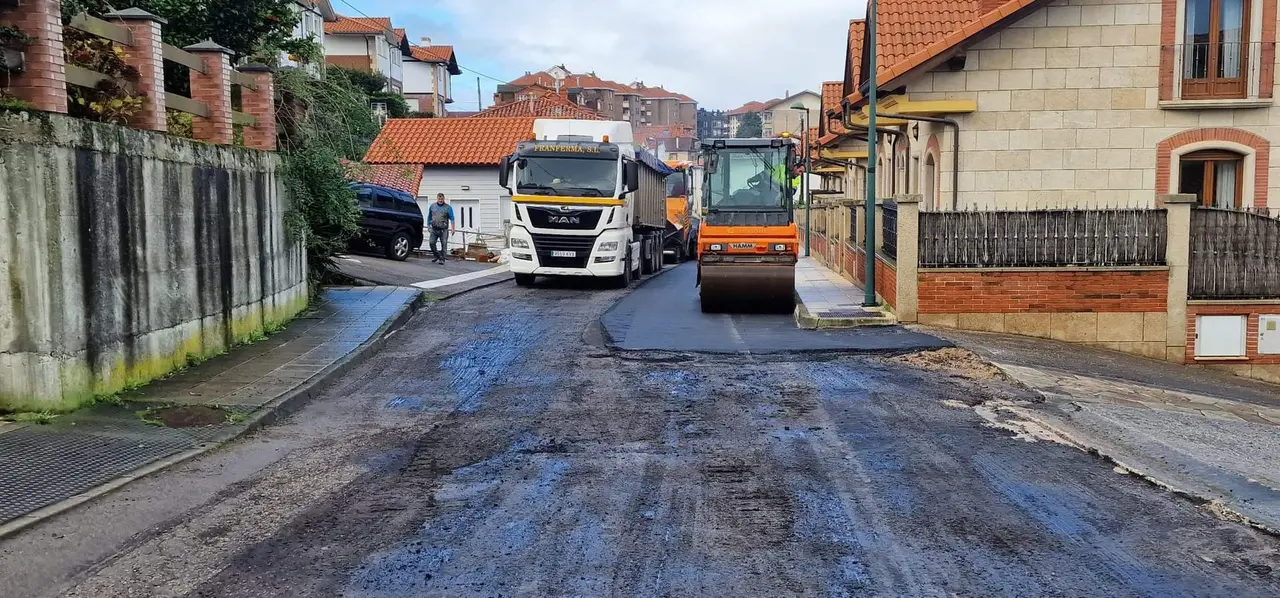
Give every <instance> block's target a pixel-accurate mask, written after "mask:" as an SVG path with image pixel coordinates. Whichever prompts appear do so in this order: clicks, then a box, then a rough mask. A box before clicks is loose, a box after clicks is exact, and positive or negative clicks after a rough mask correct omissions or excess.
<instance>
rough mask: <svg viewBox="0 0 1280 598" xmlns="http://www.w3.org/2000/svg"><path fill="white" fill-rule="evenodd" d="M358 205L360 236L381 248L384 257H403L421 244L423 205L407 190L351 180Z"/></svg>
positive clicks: (402, 259)
mask: <svg viewBox="0 0 1280 598" xmlns="http://www.w3.org/2000/svg"><path fill="white" fill-rule="evenodd" d="M351 188H352V189H355V190H356V201H357V203H359V205H360V215H361V218H360V240H362V241H364V242H365V243H367V244H369V245H372V246H378V247H381V248H383V249H384V250H385V251H386V253H387V257H388V258H390V259H393V260H398V261H404V260H405V259H407V258H408V257H409V254H410V253H411V252H412V251H413V250H414V249H415V248H417V247H422V228H423V226H424V225H425V223H426V222H425V220H423V218H422V208H419V207H418V201H417V200H416V199H415V198H414V197H413V196H412V195H410V194H408V193H405V192H404V191H399V190H397V189H392V188H390V187H383V186H381V185H370V184H366V183H353V184H352V185H351Z"/></svg>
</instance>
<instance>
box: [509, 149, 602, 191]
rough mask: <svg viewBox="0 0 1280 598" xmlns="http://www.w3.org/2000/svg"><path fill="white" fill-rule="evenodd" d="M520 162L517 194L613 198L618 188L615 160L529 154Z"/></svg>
mask: <svg viewBox="0 0 1280 598" xmlns="http://www.w3.org/2000/svg"><path fill="white" fill-rule="evenodd" d="M522 162H523V167H522V168H519V169H517V172H518V173H519V174H518V175H517V177H518V178H517V179H516V192H518V193H528V194H530V195H558V196H574V195H579V196H587V197H612V196H613V194H614V192H615V191H617V188H618V162H617V161H615V160H600V159H593V158H556V157H548V156H529V157H527V158H522Z"/></svg>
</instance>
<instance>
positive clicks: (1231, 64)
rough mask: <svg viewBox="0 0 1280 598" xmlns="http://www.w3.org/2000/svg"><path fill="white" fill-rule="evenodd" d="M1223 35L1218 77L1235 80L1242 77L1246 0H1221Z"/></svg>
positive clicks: (1220, 38) (1220, 27)
mask: <svg viewBox="0 0 1280 598" xmlns="http://www.w3.org/2000/svg"><path fill="white" fill-rule="evenodd" d="M1221 5H1222V15H1221V20H1220V23H1221V25H1220V26H1219V29H1220V30H1221V35H1220V37H1219V38H1218V39H1219V40H1220V41H1221V49H1220V50H1219V51H1220V54H1219V55H1218V56H1219V58H1218V76H1219V77H1225V78H1228V79H1234V78H1236V77H1239V76H1240V57H1241V54H1242V50H1243V49H1244V48H1243V47H1242V44H1241V43H1240V42H1241V40H1242V39H1243V34H1244V0H1221Z"/></svg>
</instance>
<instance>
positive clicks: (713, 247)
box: [709, 243, 724, 251]
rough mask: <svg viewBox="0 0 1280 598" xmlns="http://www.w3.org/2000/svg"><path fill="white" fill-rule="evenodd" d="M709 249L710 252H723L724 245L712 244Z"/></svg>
mask: <svg viewBox="0 0 1280 598" xmlns="http://www.w3.org/2000/svg"><path fill="white" fill-rule="evenodd" d="M709 249H711V251H724V245H721V244H719V243H712V244H711V247H710V248H709Z"/></svg>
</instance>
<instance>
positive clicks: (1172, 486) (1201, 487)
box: [957, 344, 1280, 536]
mask: <svg viewBox="0 0 1280 598" xmlns="http://www.w3.org/2000/svg"><path fill="white" fill-rule="evenodd" d="M957 346H961V347H963V345H959V344H957ZM975 354H977V353H976V352H975ZM979 357H981V358H982V360H983V361H985V362H987V363H989V364H991V365H993V366H995V367H996V368H997V369H999V370H1000V371H1001V372H1002V373H1003V374H1004V375H1005V376H1007V377H1008V378H1009V379H1010V380H1013V381H1014V382H1016V383H1017V384H1018V385H1020V386H1023V387H1024V388H1027V389H1028V390H1030V391H1031V392H1034V393H1036V394H1037V395H1039V396H1040V397H1041V398H1042V399H1044V401H1045V402H1044V403H1043V405H1044V406H1051V405H1052V404H1053V403H1054V402H1067V403H1074V402H1075V400H1076V399H1075V398H1074V397H1072V396H1070V395H1065V394H1061V393H1055V392H1052V391H1049V390H1044V389H1040V388H1035V387H1032V386H1030V385H1028V384H1026V383H1024V382H1022V381H1020V380H1018V379H1017V377H1016V376H1014V373H1013V372H1011V371H1009V369H1008V368H1006V367H1005V365H1004V364H1001V363H997V362H995V361H992V360H991V359H989V358H987V357H983V356H981V355H980V354H979ZM1055 409H1057V408H1056V407H1055ZM1001 410H1004V411H1006V412H1008V413H1012V414H1014V415H1016V416H1018V417H1021V418H1024V419H1026V420H1027V421H1029V422H1031V423H1033V424H1035V425H1037V426H1040V427H1042V428H1044V429H1045V430H1048V431H1049V432H1052V433H1053V434H1055V435H1056V436H1058V438H1057V441H1058V442H1059V443H1060V444H1063V445H1065V446H1069V447H1071V448H1074V449H1076V450H1079V451H1081V452H1084V453H1086V454H1090V455H1094V456H1096V457H1098V458H1101V459H1102V460H1103V461H1105V462H1107V463H1110V464H1112V465H1114V466H1115V467H1117V468H1119V469H1121V470H1124V471H1125V472H1127V473H1129V474H1130V475H1134V476H1137V477H1139V478H1141V479H1142V480H1144V481H1146V482H1147V483H1149V484H1151V485H1153V486H1155V487H1157V488H1160V489H1161V490H1164V491H1166V492H1169V493H1170V494H1173V495H1175V496H1179V497H1182V498H1185V499H1187V500H1191V501H1193V502H1197V503H1203V504H1202V505H1200V506H1202V507H1204V508H1206V510H1208V511H1209V512H1210V513H1212V514H1213V515H1214V516H1216V517H1218V518H1219V519H1223V520H1226V521H1234V522H1236V523H1243V524H1244V525H1247V526H1249V527H1252V528H1254V529H1257V530H1260V531H1263V532H1266V533H1268V534H1271V535H1275V536H1280V521H1278V520H1273V519H1272V518H1271V517H1266V516H1263V517H1259V516H1257V515H1254V514H1252V513H1253V511H1252V510H1251V509H1249V508H1248V503H1247V501H1246V502H1242V503H1233V502H1228V501H1227V500H1226V499H1225V498H1224V496H1223V495H1222V494H1221V493H1218V494H1215V492H1214V491H1213V490H1212V489H1211V488H1212V486H1211V484H1209V483H1208V482H1205V481H1202V480H1198V479H1196V478H1194V477H1189V478H1188V479H1187V480H1183V481H1181V482H1175V481H1173V480H1172V479H1171V478H1173V477H1176V476H1167V475H1164V474H1162V473H1161V472H1158V471H1156V469H1157V468H1156V467H1154V466H1150V465H1147V464H1145V463H1143V461H1144V460H1145V459H1144V456H1143V455H1142V454H1141V453H1132V452H1130V454H1124V453H1126V451H1125V450H1124V449H1123V447H1121V446H1118V445H1107V444H1105V443H1104V442H1103V441H1099V440H1097V439H1095V438H1094V437H1091V436H1088V435H1086V434H1084V433H1082V432H1080V431H1078V430H1074V429H1072V427H1071V425H1070V424H1069V423H1068V422H1067V421H1066V420H1065V419H1062V418H1059V417H1055V416H1054V415H1052V414H1050V413H1044V412H1042V411H1040V410H1037V409H1031V408H1027V407H1021V406H1006V407H1003V408H1001ZM1058 410H1059V411H1060V409H1058ZM1151 458H1157V459H1158V457H1146V459H1151ZM1188 482H1189V483H1188ZM1225 494H1227V495H1230V494H1232V492H1231V490H1230V489H1227V491H1226V493H1225Z"/></svg>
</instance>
